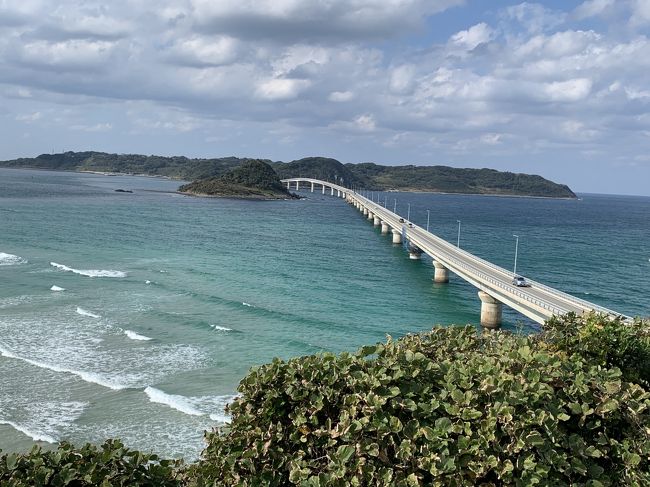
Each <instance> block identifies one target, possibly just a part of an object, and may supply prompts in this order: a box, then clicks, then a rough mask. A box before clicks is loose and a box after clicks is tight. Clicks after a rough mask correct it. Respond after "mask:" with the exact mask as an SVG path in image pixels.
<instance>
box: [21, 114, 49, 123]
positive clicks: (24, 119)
mask: <svg viewBox="0 0 650 487" xmlns="http://www.w3.org/2000/svg"><path fill="white" fill-rule="evenodd" d="M41 118H43V114H42V113H41V112H34V113H29V114H23V115H18V116H16V120H17V121H19V122H27V123H30V122H35V121H36V120H40V119H41Z"/></svg>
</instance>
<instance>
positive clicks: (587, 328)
mask: <svg viewBox="0 0 650 487" xmlns="http://www.w3.org/2000/svg"><path fill="white" fill-rule="evenodd" d="M541 339H543V340H544V341H546V342H547V343H548V344H549V345H550V346H551V347H553V348H555V349H556V350H557V351H558V352H564V353H567V354H579V355H581V356H582V357H583V358H584V359H585V360H587V361H589V362H590V363H593V364H596V365H602V366H603V367H618V368H619V369H621V372H622V373H623V380H626V381H629V382H639V383H642V384H643V385H644V386H645V387H646V388H648V385H649V384H650V326H649V323H648V322H647V321H645V322H644V321H643V320H641V319H639V318H637V319H635V320H634V321H633V322H631V323H630V322H625V321H623V320H622V319H620V318H616V319H612V318H607V317H605V316H602V315H598V314H591V315H587V316H584V317H578V316H576V315H575V314H569V315H567V316H564V317H562V318H557V317H553V318H551V319H550V320H549V321H547V322H546V323H545V324H544V334H543V336H542V337H541Z"/></svg>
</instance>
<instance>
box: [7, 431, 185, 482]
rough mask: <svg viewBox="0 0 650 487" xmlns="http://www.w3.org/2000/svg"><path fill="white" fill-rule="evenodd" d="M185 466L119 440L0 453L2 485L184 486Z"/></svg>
mask: <svg viewBox="0 0 650 487" xmlns="http://www.w3.org/2000/svg"><path fill="white" fill-rule="evenodd" d="M181 465H182V463H181V462H179V461H174V460H160V459H159V458H158V457H157V456H156V455H146V454H143V453H140V452H138V451H133V450H129V449H128V448H125V447H124V445H122V443H120V442H119V441H116V440H108V441H106V442H105V443H104V444H103V445H102V446H101V447H97V446H93V445H89V444H88V445H85V446H83V447H81V448H75V447H73V446H72V445H70V444H68V443H61V444H60V445H59V447H58V449H56V450H54V451H43V450H42V449H41V448H40V447H34V448H33V449H32V450H31V451H30V452H29V453H27V454H24V455H18V454H15V453H13V454H8V455H7V454H5V455H2V456H0V485H2V486H11V487H22V486H25V487H28V486H29V487H31V486H41V485H52V486H64V485H70V486H75V487H81V486H101V487H108V486H115V485H124V486H127V485H128V486H162V487H167V486H180V485H182V484H181V481H180V480H178V479H177V478H176V477H177V469H179V468H180V467H181Z"/></svg>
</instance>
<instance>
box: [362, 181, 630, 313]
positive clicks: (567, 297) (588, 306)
mask: <svg viewBox="0 0 650 487" xmlns="http://www.w3.org/2000/svg"><path fill="white" fill-rule="evenodd" d="M357 196H358V197H360V198H363V199H364V200H365V201H366V203H367V204H370V205H371V206H372V207H374V208H375V209H379V210H380V211H381V212H386V213H388V214H389V215H390V216H393V215H394V217H393V218H395V219H396V220H399V218H401V217H400V216H399V215H397V214H395V213H393V212H392V211H390V210H388V209H387V208H384V207H383V206H381V205H378V204H376V203H375V202H373V201H370V200H368V199H367V198H365V197H363V196H360V195H358V194H357ZM405 221H406V220H405ZM407 223H410V224H412V225H413V227H412V228H411V230H418V231H420V232H422V233H424V234H425V235H426V236H427V237H428V238H431V239H434V240H435V241H436V242H437V243H438V244H439V245H441V246H444V247H445V248H447V249H448V252H454V253H456V254H462V255H463V256H465V257H466V258H468V259H469V260H471V261H475V262H479V263H481V264H482V265H485V266H487V267H490V268H492V269H494V270H495V271H497V272H499V273H500V274H502V275H503V276H504V277H506V278H508V279H510V278H512V273H511V272H510V271H508V270H506V269H504V268H503V267H500V266H498V265H496V264H494V263H492V262H490V261H487V260H485V259H482V258H481V257H478V256H476V255H474V254H471V253H470V252H468V251H466V250H464V249H461V248H459V247H457V246H455V245H453V244H451V243H449V242H447V241H446V240H444V239H442V238H441V237H439V236H437V235H435V234H433V233H431V232H427V231H426V230H425V229H423V228H422V227H420V226H419V225H416V224H414V223H412V222H410V221H409V222H407ZM448 258H451V255H450V254H448ZM454 260H455V261H456V262H457V263H458V264H457V265H462V266H465V268H467V269H470V267H467V265H466V264H464V263H461V261H460V260H458V259H454ZM471 269H472V272H473V273H474V274H480V275H482V276H484V277H485V278H487V280H488V282H491V283H492V284H496V285H498V286H499V287H502V288H503V289H506V290H508V292H509V293H510V294H515V295H518V296H520V297H523V298H524V299H526V300H527V301H530V302H534V303H535V304H538V305H539V306H542V307H543V308H545V309H549V310H551V309H552V310H554V311H556V312H557V311H560V312H561V314H564V313H566V312H567V310H561V309H560V308H557V307H554V306H552V305H550V304H549V303H546V302H543V301H541V300H539V299H537V298H534V297H532V296H530V295H528V294H526V293H522V292H521V291H519V290H518V289H516V288H515V287H514V286H509V285H504V284H503V283H502V282H500V281H498V280H495V279H493V278H491V277H489V276H487V275H486V274H484V273H482V272H481V271H479V270H477V269H476V268H475V267H472V268H471ZM529 281H530V283H531V284H533V285H534V286H535V288H537V289H540V290H543V291H545V292H547V293H549V294H552V295H553V296H555V297H557V298H560V299H562V300H564V301H566V302H568V303H570V304H573V305H575V306H578V307H582V308H584V309H585V310H594V311H597V312H600V313H605V314H609V315H614V316H622V315H621V314H620V313H617V312H616V311H614V310H611V309H608V308H605V307H603V306H600V305H597V304H594V303H591V302H589V301H586V300H584V299H581V298H578V297H576V296H573V295H571V294H568V293H565V292H563V291H559V290H557V289H555V288H552V287H549V286H547V285H545V284H542V283H540V282H538V281H534V280H532V279H529Z"/></svg>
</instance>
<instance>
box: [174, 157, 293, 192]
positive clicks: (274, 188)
mask: <svg viewBox="0 0 650 487" xmlns="http://www.w3.org/2000/svg"><path fill="white" fill-rule="evenodd" d="M178 189H179V191H181V192H183V193H189V194H194V195H201V196H222V197H235V198H259V199H285V198H291V197H293V195H292V194H290V193H289V192H288V191H287V190H286V189H285V187H284V185H283V184H282V183H281V182H280V179H279V178H278V175H277V174H276V173H275V171H274V170H273V168H272V167H271V166H269V165H268V164H266V163H265V162H263V161H260V160H258V159H251V160H247V161H244V162H243V163H242V164H241V165H240V166H238V167H236V168H234V169H232V170H230V171H229V172H227V173H226V174H224V175H223V176H219V177H213V178H206V179H199V180H197V181H194V182H193V183H190V184H185V185H183V186H181V187H180V188H178Z"/></svg>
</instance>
